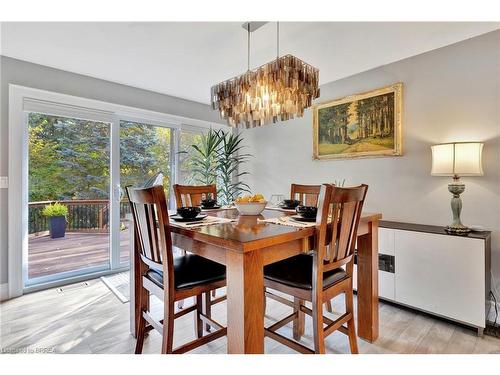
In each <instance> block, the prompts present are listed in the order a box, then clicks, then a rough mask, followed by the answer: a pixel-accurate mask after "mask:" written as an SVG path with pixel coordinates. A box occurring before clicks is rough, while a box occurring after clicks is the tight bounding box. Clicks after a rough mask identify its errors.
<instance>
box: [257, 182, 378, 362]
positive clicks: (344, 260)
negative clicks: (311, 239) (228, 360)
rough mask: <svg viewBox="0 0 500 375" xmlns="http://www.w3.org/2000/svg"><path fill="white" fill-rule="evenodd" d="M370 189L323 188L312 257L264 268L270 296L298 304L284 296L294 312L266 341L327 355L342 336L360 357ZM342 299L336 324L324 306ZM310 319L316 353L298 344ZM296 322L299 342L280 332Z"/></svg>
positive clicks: (267, 331) (302, 256)
mask: <svg viewBox="0 0 500 375" xmlns="http://www.w3.org/2000/svg"><path fill="white" fill-rule="evenodd" d="M367 189H368V186H367V185H360V186H357V187H350V188H341V187H335V186H334V185H331V184H323V185H322V186H321V192H320V195H319V199H318V202H319V207H318V216H317V218H316V248H315V249H314V250H313V251H312V254H311V253H310V254H300V255H296V256H294V257H291V258H288V259H285V260H282V261H279V262H276V263H273V264H270V265H267V266H266V267H264V285H265V288H266V290H267V291H266V295H271V294H272V293H271V292H269V289H272V290H276V291H279V292H281V293H285V294H288V295H291V296H293V298H294V300H293V302H292V301H290V300H288V299H286V298H283V297H280V296H278V300H280V302H282V303H284V304H286V305H288V306H291V307H292V308H293V312H292V313H291V314H290V315H288V316H287V317H285V318H284V319H282V320H280V321H278V322H277V323H275V324H273V325H271V326H270V327H268V328H266V329H265V334H266V336H268V337H270V338H272V339H275V340H276V341H278V342H280V343H282V344H285V345H287V346H289V347H291V348H292V349H295V350H297V351H299V352H301V353H325V343H324V339H325V337H326V336H328V335H330V334H331V333H333V332H335V331H337V330H338V331H340V332H342V333H344V334H346V335H347V336H348V337H349V346H350V349H351V353H358V345H357V340H356V330H355V327H354V309H353V289H352V288H353V287H352V274H353V268H354V251H355V243H356V234H357V230H358V224H359V219H360V215H361V210H362V208H363V203H364V200H365V197H366V192H367ZM330 215H331V218H330ZM343 266H345V269H344V267H343ZM342 293H344V294H345V313H344V314H342V315H341V316H340V317H339V318H337V319H336V320H332V319H330V318H328V317H325V316H323V303H324V302H326V301H328V300H331V299H332V298H334V297H336V296H338V295H339V294H342ZM273 296H274V297H276V295H273ZM274 299H276V298H274ZM304 300H305V301H309V302H311V304H312V309H309V308H307V307H306V306H305V304H304V303H303V302H302V301H304ZM304 313H305V314H308V315H310V316H312V320H313V330H314V350H311V349H310V348H308V347H306V346H304V345H302V344H300V343H299V342H298V341H299V340H300V337H301V335H302V334H303V330H304ZM291 321H294V325H295V327H297V328H296V329H294V340H295V341H294V340H291V339H289V338H287V337H285V336H283V335H280V334H279V333H277V332H276V331H277V330H278V329H279V328H281V327H282V326H284V325H285V324H287V323H289V322H291ZM324 324H326V327H324ZM344 324H347V327H346V326H344Z"/></svg>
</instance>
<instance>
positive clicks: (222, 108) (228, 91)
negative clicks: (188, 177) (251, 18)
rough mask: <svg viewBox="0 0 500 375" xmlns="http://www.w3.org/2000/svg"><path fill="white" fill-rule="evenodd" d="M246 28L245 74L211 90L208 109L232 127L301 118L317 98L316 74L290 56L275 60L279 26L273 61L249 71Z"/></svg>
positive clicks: (310, 67) (248, 27)
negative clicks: (217, 111) (210, 105)
mask: <svg viewBox="0 0 500 375" xmlns="http://www.w3.org/2000/svg"><path fill="white" fill-rule="evenodd" d="M246 28H247V32H248V70H247V72H246V73H244V74H242V75H240V76H237V77H234V78H231V79H228V80H227V81H224V82H221V83H219V84H217V85H214V86H212V88H211V103H212V108H213V109H217V110H219V113H220V115H221V117H222V118H224V119H227V121H228V123H229V125H231V126H234V127H237V126H238V125H240V124H242V125H244V126H245V127H247V128H250V127H252V128H253V127H257V126H261V125H265V124H269V123H271V121H272V122H273V123H275V122H277V121H278V120H281V121H286V120H290V119H293V118H294V116H298V117H302V116H303V115H304V109H306V108H308V107H310V106H311V105H312V101H313V100H314V99H316V98H318V97H319V88H318V81H319V70H318V69H316V68H315V67H313V66H311V65H309V64H307V63H305V62H304V61H302V60H300V59H299V58H297V57H295V56H292V55H285V56H282V57H279V23H277V24H276V28H277V32H276V35H277V56H276V60H274V61H271V62H269V63H267V64H264V65H262V66H260V67H259V68H257V69H255V70H250V22H248V23H247V24H246Z"/></svg>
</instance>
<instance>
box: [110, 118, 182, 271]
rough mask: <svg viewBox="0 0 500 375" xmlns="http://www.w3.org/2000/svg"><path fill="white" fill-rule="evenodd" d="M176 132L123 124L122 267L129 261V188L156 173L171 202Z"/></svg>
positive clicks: (130, 224) (132, 123) (121, 180)
mask: <svg viewBox="0 0 500 375" xmlns="http://www.w3.org/2000/svg"><path fill="white" fill-rule="evenodd" d="M173 133H174V130H172V129H170V128H168V127H164V126H154V125H148V124H143V123H140V122H131V121H120V185H121V189H120V191H121V199H120V236H119V237H120V263H121V264H127V263H128V262H129V259H130V250H131V244H130V237H131V236H130V234H131V231H132V230H133V226H132V225H133V223H132V215H131V212H130V206H129V204H128V200H127V196H126V192H125V191H124V189H125V188H126V187H127V186H131V185H134V186H137V185H141V184H143V183H144V182H145V181H146V180H147V179H148V178H150V177H153V176H154V175H156V174H157V173H160V172H161V173H162V174H163V187H164V189H165V194H166V196H167V199H170V192H171V177H172V162H173V160H174V158H173V157H172V152H173V149H174V147H173V141H174V137H173Z"/></svg>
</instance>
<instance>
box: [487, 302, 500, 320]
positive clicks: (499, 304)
mask: <svg viewBox="0 0 500 375" xmlns="http://www.w3.org/2000/svg"><path fill="white" fill-rule="evenodd" d="M490 303H491V308H490V313H489V314H488V318H487V319H486V320H487V321H488V322H491V323H493V322H494V320H495V301H490ZM497 310H498V316H497V321H496V324H500V302H497Z"/></svg>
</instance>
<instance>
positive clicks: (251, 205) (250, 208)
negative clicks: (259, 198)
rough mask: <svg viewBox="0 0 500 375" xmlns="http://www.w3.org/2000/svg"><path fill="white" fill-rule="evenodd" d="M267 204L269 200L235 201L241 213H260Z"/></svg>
mask: <svg viewBox="0 0 500 375" xmlns="http://www.w3.org/2000/svg"><path fill="white" fill-rule="evenodd" d="M266 204H267V202H240V203H236V202H234V205H235V206H236V209H237V210H238V212H239V213H240V215H260V213H261V212H262V211H264V208H266Z"/></svg>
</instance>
